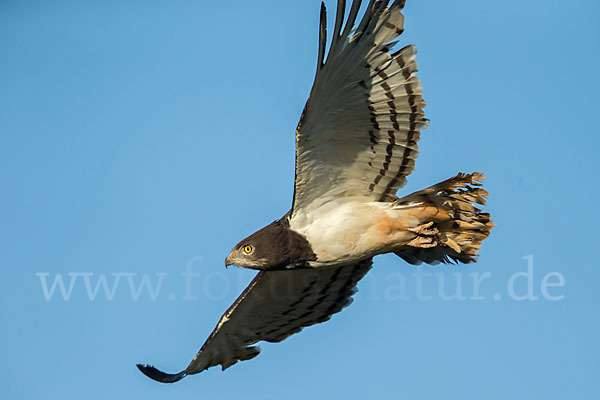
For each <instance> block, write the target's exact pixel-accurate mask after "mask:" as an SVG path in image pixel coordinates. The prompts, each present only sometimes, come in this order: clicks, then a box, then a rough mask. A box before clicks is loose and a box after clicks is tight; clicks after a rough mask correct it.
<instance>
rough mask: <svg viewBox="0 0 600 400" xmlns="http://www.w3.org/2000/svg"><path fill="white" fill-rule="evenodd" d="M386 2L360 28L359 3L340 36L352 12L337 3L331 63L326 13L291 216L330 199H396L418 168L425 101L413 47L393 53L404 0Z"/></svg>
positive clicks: (370, 9)
mask: <svg viewBox="0 0 600 400" xmlns="http://www.w3.org/2000/svg"><path fill="white" fill-rule="evenodd" d="M388 3H389V0H383V1H374V0H371V1H370V3H369V4H368V6H367V9H366V11H365V14H364V16H363V18H362V21H361V22H360V23H359V24H358V26H357V27H356V28H354V22H355V20H356V17H357V14H358V11H359V8H360V4H361V1H360V0H354V1H353V2H352V7H351V9H350V12H349V16H348V20H347V21H346V23H345V26H344V28H343V30H342V22H343V18H344V12H345V8H346V7H345V1H344V0H338V9H337V16H336V22H335V29H334V33H333V39H332V42H331V46H330V49H329V54H328V55H327V59H326V61H324V60H325V42H326V36H327V33H326V30H325V26H326V12H325V6H324V5H322V6H321V28H320V35H319V59H318V65H317V74H316V78H315V82H314V84H313V88H312V90H311V94H310V97H309V99H308V101H307V103H306V106H305V108H304V111H303V113H302V117H301V118H300V122H299V124H298V128H297V129H296V179H295V183H294V204H293V211H292V217H293V216H294V214H295V213H296V211H297V210H300V209H303V210H307V209H310V208H312V207H316V206H317V205H318V204H319V203H321V202H327V201H329V200H331V199H332V198H335V199H338V200H339V199H340V198H342V197H345V196H353V197H354V196H364V197H366V198H368V199H370V200H375V201H386V200H392V199H395V198H396V196H395V193H396V191H397V190H398V188H400V187H401V186H403V185H404V184H405V183H406V176H407V175H409V174H410V173H411V172H412V171H413V169H414V165H415V158H416V157H417V154H418V147H417V142H418V141H419V135H420V131H421V129H423V128H424V127H425V126H426V125H427V122H428V121H427V119H425V118H424V116H425V113H424V112H423V109H424V107H425V101H424V100H423V98H422V96H421V84H420V82H419V79H418V78H417V77H416V76H415V73H416V71H417V63H416V62H415V54H416V49H415V47H414V46H406V47H404V48H402V49H400V50H399V51H396V52H392V48H393V47H394V45H395V44H396V43H397V42H396V41H395V40H396V39H397V38H398V36H399V35H400V34H401V33H402V32H403V30H404V16H403V15H402V12H401V11H402V8H403V6H404V0H400V1H398V0H397V1H395V2H394V3H393V4H391V5H390V6H389V8H388Z"/></svg>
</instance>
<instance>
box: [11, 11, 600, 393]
mask: <svg viewBox="0 0 600 400" xmlns="http://www.w3.org/2000/svg"><path fill="white" fill-rule="evenodd" d="M326 4H327V6H328V9H329V12H330V16H331V17H330V19H333V17H332V15H333V10H334V9H335V4H334V2H333V1H331V0H328V1H327V2H326ZM318 10H319V2H318V1H312V0H311V1H287V0H285V1H284V0H280V1H260V2H247V1H237V0H236V1H228V2H226V3H219V2H193V1H127V2H123V1H104V2H92V1H53V2H41V1H10V0H5V1H2V2H1V3H0V53H1V56H0V88H1V90H0V143H1V144H0V182H1V183H2V192H1V193H2V196H0V205H1V208H0V210H1V218H0V219H1V223H0V243H2V246H1V251H0V265H1V269H0V270H1V274H2V275H1V279H0V301H1V303H2V307H1V310H2V311H1V320H2V331H1V333H0V338H1V339H2V340H1V341H0V350H1V352H2V355H3V361H2V363H0V382H1V385H0V394H2V397H3V398H7V399H9V398H10V399H16V398H61V399H79V398H82V397H84V398H87V399H106V398H111V397H112V398H123V397H126V396H127V397H132V396H133V397H135V398H145V399H158V398H165V397H166V396H168V397H169V398H191V397H192V396H194V398H215V397H217V396H218V397H219V398H234V397H241V396H244V397H246V398H256V397H259V396H260V398H263V399H270V398H282V397H285V398H287V399H296V398H297V399H304V398H309V397H310V398H331V397H332V396H336V397H342V396H343V397H344V398H365V397H366V396H369V397H373V398H377V397H382V398H410V399H429V398H431V399H439V398H445V399H461V400H466V399H481V398H485V399H487V400H492V399H507V398H511V399H530V398H545V399H564V398H581V399H591V398H599V397H600V389H599V388H598V385H596V384H595V383H594V382H595V380H596V379H597V376H598V373H599V372H600V364H599V362H598V359H599V356H600V345H599V344H598V337H600V322H599V318H598V299H597V293H596V288H595V287H596V283H597V282H598V279H599V278H600V269H599V268H598V267H599V266H598V262H597V257H596V255H595V249H596V247H595V246H596V238H597V236H598V233H597V226H596V223H597V220H598V218H597V215H596V211H595V200H596V199H597V198H598V197H599V195H600V193H599V190H598V186H597V182H598V179H597V176H596V174H597V172H598V162H597V149H598V146H599V145H600V142H599V139H598V135H597V133H598V127H597V123H596V118H595V116H596V114H597V108H598V97H597V94H598V93H599V91H600V79H599V78H598V74H597V65H598V64H599V63H600V51H599V50H600V48H599V47H600V46H599V42H598V38H599V37H600V25H598V23H597V15H598V14H599V12H600V6H599V5H598V2H595V1H592V0H589V1H586V0H576V1H573V2H559V1H557V0H551V1H542V0H524V1H517V0H509V1H504V2H493V1H484V0H465V1H459V2H451V1H442V0H437V1H434V0H429V1H417V0H409V1H408V4H407V6H406V11H405V15H406V33H405V35H404V36H403V38H402V41H401V43H402V44H408V43H414V44H416V45H417V47H418V49H419V55H418V61H419V65H420V73H419V76H420V77H421V80H422V83H423V86H424V96H425V99H426V100H427V103H428V106H427V109H426V111H427V116H428V117H429V118H430V119H431V124H430V126H429V128H428V129H427V130H426V131H424V133H423V134H422V140H421V143H420V146H421V155H420V157H419V159H418V160H417V169H416V170H415V172H414V173H413V174H412V175H411V176H410V178H409V183H408V185H407V187H406V188H405V189H403V190H402V191H401V192H400V194H402V193H410V192H411V191H413V190H418V189H420V188H423V187H426V186H429V185H431V184H433V183H436V182H438V181H441V180H443V179H446V178H447V177H450V176H452V175H454V174H456V172H458V171H465V172H468V171H474V170H480V171H483V172H485V173H486V174H487V176H488V179H487V181H486V188H487V189H488V190H489V192H490V200H489V206H488V210H489V211H490V212H491V213H492V216H493V220H494V221H495V222H496V224H497V227H496V228H495V229H494V230H493V231H492V235H491V237H490V238H489V239H488V240H486V242H485V243H484V245H483V247H482V250H481V259H480V262H479V263H477V264H471V265H466V266H465V265H460V266H438V267H429V266H424V267H422V268H415V267H412V266H409V265H407V264H405V263H404V262H402V260H400V259H399V258H397V257H395V256H380V257H377V258H376V262H375V268H374V269H373V270H372V271H371V272H370V274H369V275H368V276H367V277H366V278H365V280H363V281H362V282H361V284H360V285H359V289H360V292H359V294H358V295H357V297H356V301H355V302H354V304H353V305H352V306H351V307H349V308H348V309H346V310H345V311H344V312H342V313H341V314H338V315H336V316H335V317H333V318H332V320H331V321H329V322H328V323H326V324H322V325H318V326H315V327H311V328H308V329H306V330H305V331H303V332H302V333H301V334H299V335H296V336H294V337H292V338H290V339H288V340H287V341H285V342H283V343H280V344H264V345H262V349H263V352H262V354H261V355H260V356H259V357H257V358H256V359H254V360H252V361H250V362H244V363H240V364H237V365H235V366H233V367H232V368H230V369H229V370H227V371H226V372H221V371H220V370H218V369H212V370H209V371H207V372H204V373H203V374H200V375H198V376H194V377H190V378H186V379H185V380H184V381H182V382H180V383H177V384H174V385H161V384H158V383H156V382H152V381H150V380H149V379H147V378H145V377H144V376H142V375H141V374H140V373H139V372H138V371H137V369H136V368H135V364H136V363H138V362H144V363H145V362H149V363H153V364H155V365H157V366H158V367H160V368H162V369H165V370H168V371H177V370H180V369H182V368H183V367H185V366H186V365H187V363H188V362H189V361H190V360H191V358H192V357H193V355H194V354H195V352H196V351H197V350H198V349H199V348H200V346H201V344H202V343H203V342H204V339H205V338H206V336H207V335H208V334H209V333H210V331H211V330H212V328H213V326H214V325H215V323H216V321H217V319H218V318H219V316H220V315H221V313H222V312H223V311H224V310H225V309H226V308H227V307H228V306H229V304H230V303H231V302H232V301H233V299H234V298H235V297H236V296H237V295H238V293H239V292H240V291H241V289H242V288H243V287H244V286H245V284H246V283H247V282H248V281H249V280H250V279H251V278H252V276H253V273H252V272H251V271H246V270H241V269H235V268H234V269H231V268H230V269H229V270H225V268H224V266H223V259H224V257H225V256H226V255H227V253H228V252H229V250H230V249H231V247H232V246H233V245H234V244H235V243H237V242H238V240H239V239H241V238H242V237H245V236H246V235H247V234H249V233H252V232H253V231H254V230H256V229H258V228H260V227H261V226H263V225H265V224H266V223H268V222H270V221H272V220H274V219H276V218H278V217H280V216H281V215H283V214H284V213H285V212H286V211H287V209H288V208H289V206H290V204H291V196H292V181H293V162H294V154H293V145H294V138H293V132H294V129H295V126H296V123H297V121H298V118H299V115H300V112H301V110H302V107H303V105H304V102H305V100H306V97H307V95H308V92H309V90H310V86H311V84H312V78H313V75H314V69H315V63H316V52H317V50H316V43H317V26H318ZM523 257H526V258H523ZM188 266H189V268H191V270H192V271H193V272H194V273H197V274H199V276H197V277H194V278H193V279H192V280H191V281H190V282H191V286H187V287H186V284H185V282H186V281H185V278H184V277H183V276H182V274H183V273H184V272H185V271H186V268H188ZM528 268H530V270H529V272H531V274H527V275H526V273H527V272H528ZM519 273H521V275H518V274H519ZM69 274H71V275H69ZM515 274H517V275H515ZM59 277H60V278H61V279H63V281H64V284H65V291H66V292H65V293H66V296H63V294H62V293H61V291H60V287H59V286H56V287H55V290H54V292H53V293H52V294H50V292H49V291H50V289H51V287H52V283H53V282H57V281H56V279H57V278H59ZM102 277H105V278H106V279H107V283H108V287H109V288H114V293H108V294H107V293H105V292H104V290H103V289H102V288H100V289H99V291H98V292H97V293H96V294H95V297H94V296H90V295H93V294H94V293H93V289H94V288H95V287H96V284H97V282H98V280H99V279H101V278H102ZM144 277H145V278H144ZM86 279H87V282H89V284H90V287H89V289H91V290H92V292H90V293H88V290H86V285H85V283H86ZM117 279H118V282H117V284H115V282H116V281H117ZM144 279H147V281H146V283H150V284H151V286H152V289H153V290H151V291H148V290H147V289H148V286H142V287H141V290H140V285H141V284H142V283H143V282H144ZM476 279H481V285H480V287H479V293H474V287H473V281H474V280H476ZM71 280H72V282H73V286H72V291H71V292H70V293H68V289H69V285H70V282H71ZM457 282H460V284H461V285H462V287H461V289H462V293H461V296H462V297H461V296H459V297H460V299H457V298H454V299H449V298H448V296H449V294H450V295H451V294H453V293H454V294H456V292H457V290H456V285H457ZM43 283H46V285H47V288H46V289H47V291H46V292H45V291H44V285H43ZM158 283H160V286H158ZM113 285H114V286H113ZM130 285H131V286H130ZM529 285H530V286H531V289H532V290H533V292H532V293H530V294H531V296H529V297H530V298H534V297H537V299H536V300H531V299H525V300H518V298H520V297H524V296H525V295H527V290H528V288H529ZM543 286H545V291H543V290H542V288H543ZM442 289H443V290H442ZM511 290H512V291H511ZM138 291H139V292H138ZM109 292H110V291H109ZM90 297H92V298H90ZM450 297H451V296H450Z"/></svg>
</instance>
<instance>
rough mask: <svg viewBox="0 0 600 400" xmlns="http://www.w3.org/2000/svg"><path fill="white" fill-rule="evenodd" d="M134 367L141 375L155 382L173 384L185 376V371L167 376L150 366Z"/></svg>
mask: <svg viewBox="0 0 600 400" xmlns="http://www.w3.org/2000/svg"><path fill="white" fill-rule="evenodd" d="M136 366H137V367H138V369H139V370H140V371H141V372H142V374H144V375H146V376H147V377H148V378H150V379H153V380H155V381H157V382H162V383H173V382H177V381H179V380H181V378H183V377H184V376H185V371H181V372H179V373H177V374H167V373H166V372H162V371H160V370H158V369H156V368H154V367H153V366H152V365H147V364H136Z"/></svg>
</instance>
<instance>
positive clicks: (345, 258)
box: [290, 198, 415, 266]
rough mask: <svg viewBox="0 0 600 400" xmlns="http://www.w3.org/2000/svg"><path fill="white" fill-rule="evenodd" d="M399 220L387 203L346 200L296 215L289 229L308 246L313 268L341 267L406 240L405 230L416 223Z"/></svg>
mask: <svg viewBox="0 0 600 400" xmlns="http://www.w3.org/2000/svg"><path fill="white" fill-rule="evenodd" d="M398 217H399V212H398V210H394V209H392V208H391V207H390V203H383V202H365V201H364V198H359V199H356V200H352V199H349V200H347V201H344V202H339V201H331V202H327V203H325V204H323V205H321V206H320V207H318V208H314V209H312V210H310V211H308V212H304V213H303V212H298V213H296V214H295V215H294V217H293V218H291V219H290V228H291V229H293V230H294V231H296V232H298V233H300V234H302V235H304V237H306V239H307V240H308V242H309V243H310V246H311V248H312V250H313V252H314V253H315V254H316V256H317V262H315V263H313V264H314V266H321V265H327V264H343V263H347V262H352V261H356V260H359V259H363V258H365V257H371V256H374V255H376V254H380V253H384V252H388V251H390V250H391V247H392V246H393V245H395V244H397V243H398V241H400V240H402V238H403V236H406V234H407V233H406V231H405V230H404V228H405V227H406V226H407V225H413V224H414V223H415V221H408V220H405V219H403V218H398Z"/></svg>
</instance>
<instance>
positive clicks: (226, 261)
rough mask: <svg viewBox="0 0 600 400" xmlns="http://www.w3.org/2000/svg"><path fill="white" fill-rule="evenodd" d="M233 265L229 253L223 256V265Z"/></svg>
mask: <svg viewBox="0 0 600 400" xmlns="http://www.w3.org/2000/svg"><path fill="white" fill-rule="evenodd" d="M230 265H233V258H231V254H230V255H228V256H227V257H226V258H225V267H228V266H230Z"/></svg>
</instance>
